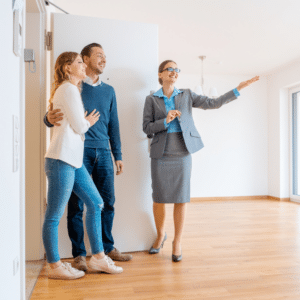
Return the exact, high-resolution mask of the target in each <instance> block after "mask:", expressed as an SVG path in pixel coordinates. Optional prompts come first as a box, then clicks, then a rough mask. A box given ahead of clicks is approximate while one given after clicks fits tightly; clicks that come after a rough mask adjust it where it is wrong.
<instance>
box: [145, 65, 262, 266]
mask: <svg viewBox="0 0 300 300" xmlns="http://www.w3.org/2000/svg"><path fill="white" fill-rule="evenodd" d="M179 72H180V70H179V69H178V67H177V64H176V63H175V62H174V61H172V60H166V61H164V62H162V63H161V64H160V66H159V68H158V77H159V83H160V84H161V85H162V88H161V89H160V90H158V91H157V92H156V93H154V94H152V95H149V96H148V97H147V98H146V101H145V107H144V116H143V131H144V132H145V133H146V134H147V135H148V137H149V136H151V137H153V139H152V142H151V149H150V157H151V177H152V189H153V194H152V197H153V214H154V219H155V225H156V230H157V238H156V240H155V242H154V244H153V246H152V247H151V249H150V251H149V253H150V254H155V253H158V252H159V250H160V248H162V247H163V244H164V241H165V240H166V239H167V234H166V233H165V229H164V225H165V204H166V203H174V227H175V236H174V241H173V250H172V260H173V261H174V262H178V261H180V260H181V259H182V253H181V238H182V232H183V225H184V220H185V214H186V203H188V202H190V178H191V167H192V158H191V153H194V152H196V151H198V150H200V149H201V148H203V146H204V145H203V143H202V140H201V137H200V135H199V133H198V131H197V129H196V127H195V124H194V121H193V117H192V107H197V108H202V109H215V108H220V107H221V106H222V105H223V104H226V103H229V102H231V101H233V100H235V99H237V97H238V96H239V91H240V90H241V89H243V88H245V87H247V86H248V85H250V84H251V83H253V82H255V81H257V80H259V77H258V76H256V77H254V78H252V79H251V80H248V81H245V82H242V83H240V84H239V86H238V87H237V88H236V89H234V90H232V91H230V92H228V93H226V94H224V95H223V96H220V97H219V98H217V99H211V98H208V97H206V96H199V95H197V94H195V93H193V92H192V91H191V90H189V89H180V90H179V89H176V87H175V82H176V81H177V78H178V74H179Z"/></svg>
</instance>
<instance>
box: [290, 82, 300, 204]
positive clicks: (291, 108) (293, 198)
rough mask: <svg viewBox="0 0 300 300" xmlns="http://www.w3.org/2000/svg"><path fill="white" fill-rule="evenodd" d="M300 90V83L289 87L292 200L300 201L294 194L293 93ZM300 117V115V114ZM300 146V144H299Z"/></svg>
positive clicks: (299, 197)
mask: <svg viewBox="0 0 300 300" xmlns="http://www.w3.org/2000/svg"><path fill="white" fill-rule="evenodd" d="M297 91H299V92H300V85H296V86H294V87H292V88H290V89H289V91H288V93H289V95H288V101H289V129H290V130H289V146H290V147H289V148H290V151H289V153H290V187H289V192H290V193H289V194H290V201H292V202H297V203H300V196H298V195H294V194H293V101H292V94H293V93H295V92H297ZM299 119H300V116H299ZM299 146H300V145H299ZM299 171H300V170H299Z"/></svg>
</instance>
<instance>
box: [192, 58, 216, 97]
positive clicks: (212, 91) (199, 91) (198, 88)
mask: <svg viewBox="0 0 300 300" xmlns="http://www.w3.org/2000/svg"><path fill="white" fill-rule="evenodd" d="M199 58H200V59H201V62H202V63H201V65H202V69H201V85H197V86H196V88H195V93H196V94H198V95H201V96H205V93H204V75H203V73H204V67H203V65H204V63H203V61H204V59H205V58H206V56H204V55H202V56H199ZM209 96H210V98H217V97H218V92H217V89H216V88H215V87H211V88H210V90H209Z"/></svg>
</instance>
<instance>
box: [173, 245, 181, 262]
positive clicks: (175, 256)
mask: <svg viewBox="0 0 300 300" xmlns="http://www.w3.org/2000/svg"><path fill="white" fill-rule="evenodd" d="M172 244H173V243H172ZM181 260H182V253H181V254H180V255H175V254H172V261H173V262H179V261H181Z"/></svg>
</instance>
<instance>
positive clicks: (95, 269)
mask: <svg viewBox="0 0 300 300" xmlns="http://www.w3.org/2000/svg"><path fill="white" fill-rule="evenodd" d="M88 267H89V268H90V269H91V270H92V271H97V272H102V273H106V274H120V273H122V272H123V270H122V271H115V272H109V271H106V270H101V269H99V268H97V267H94V266H91V265H90V264H89V265H88Z"/></svg>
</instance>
